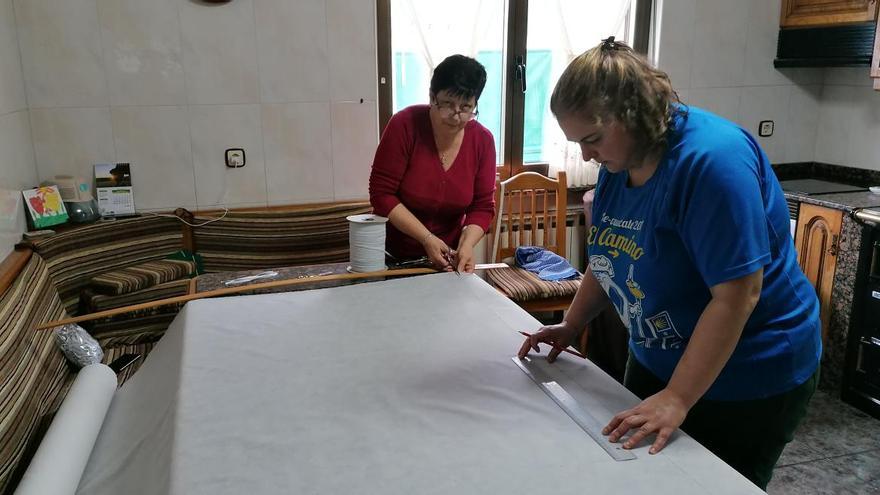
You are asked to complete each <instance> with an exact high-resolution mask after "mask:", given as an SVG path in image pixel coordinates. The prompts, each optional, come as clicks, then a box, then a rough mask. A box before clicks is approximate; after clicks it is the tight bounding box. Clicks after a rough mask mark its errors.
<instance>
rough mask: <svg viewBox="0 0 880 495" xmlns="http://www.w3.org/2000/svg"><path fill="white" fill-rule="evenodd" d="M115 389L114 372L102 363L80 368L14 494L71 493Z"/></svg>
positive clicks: (57, 494)
mask: <svg viewBox="0 0 880 495" xmlns="http://www.w3.org/2000/svg"><path fill="white" fill-rule="evenodd" d="M115 391H116V374H115V373H113V370H111V369H110V368H109V367H108V366H106V365H103V364H90V365H88V366H86V367H85V368H83V369H81V370H80V372H79V374H78V375H77V377H76V380H74V382H73V385H72V386H71V387H70V391H69V392H68V393H67V397H65V399H64V402H63V403H62V404H61V407H60V408H59V409H58V413H57V414H56V415H55V419H54V420H53V421H52V425H51V426H50V427H49V430H48V431H47V432H46V436H45V437H43V441H42V442H41V443H40V447H39V448H38V449H37V453H36V454H35V455H34V458H33V460H31V463H30V466H28V469H27V471H26V472H25V474H24V477H23V478H22V479H21V483H19V485H18V488H17V489H16V491H15V493H16V495H62V494H71V495H72V494H73V493H75V492H76V488H77V486H78V485H79V480H80V478H81V477H82V474H83V470H84V469H85V467H86V463H87V462H88V460H89V456H90V455H91V453H92V447H94V445H95V439H96V438H97V437H98V433H99V432H100V431H101V425H102V424H103V423H104V416H105V415H106V414H107V409H108V408H109V407H110V402H111V401H112V400H113V393H114V392H115Z"/></svg>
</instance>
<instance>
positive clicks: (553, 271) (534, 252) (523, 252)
mask: <svg viewBox="0 0 880 495" xmlns="http://www.w3.org/2000/svg"><path fill="white" fill-rule="evenodd" d="M513 256H514V258H515V259H516V266H518V267H520V268H522V269H523V270H528V271H530V272H532V273H535V274H537V275H538V278H540V279H541V280H549V281H551V282H555V281H557V280H568V279H571V278H576V277H577V276H578V275H580V274H579V273H578V271H577V270H575V269H574V268H573V267H572V266H571V264H570V263H569V262H568V261H567V260H566V259H565V258H563V257H562V256H559V255H558V254H556V253H554V252H553V251H547V250H546V249H544V248H541V247H536V246H520V247H518V248H516V252H515V253H514V255H513Z"/></svg>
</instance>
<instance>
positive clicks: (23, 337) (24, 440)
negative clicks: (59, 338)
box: [0, 255, 73, 493]
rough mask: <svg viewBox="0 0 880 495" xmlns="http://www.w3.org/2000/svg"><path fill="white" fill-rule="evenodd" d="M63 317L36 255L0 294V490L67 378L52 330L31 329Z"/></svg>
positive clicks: (69, 375) (16, 473) (32, 442)
mask: <svg viewBox="0 0 880 495" xmlns="http://www.w3.org/2000/svg"><path fill="white" fill-rule="evenodd" d="M66 316H67V314H66V313H65V312H64V307H63V306H62V304H61V299H60V298H59V297H58V293H57V292H56V291H55V289H54V288H53V286H52V280H51V277H50V276H49V271H48V269H47V266H46V263H45V262H44V261H43V259H42V258H40V257H39V256H35V255H34V256H31V257H30V260H29V261H28V262H27V264H26V265H25V266H24V268H23V269H22V271H21V273H19V274H18V276H17V277H16V278H15V280H14V281H13V282H12V284H11V285H10V286H9V288H7V289H6V290H5V291H4V292H3V293H2V294H0V377H2V380H0V411H2V421H0V493H4V491H5V490H6V489H7V488H8V485H9V484H10V482H11V481H13V480H12V478H14V477H16V476H19V475H20V474H21V473H20V471H19V470H18V469H17V467H18V464H19V463H20V462H21V461H22V458H23V457H24V455H25V452H26V451H27V450H28V448H29V447H33V446H34V445H35V443H36V441H37V437H38V430H39V428H38V426H39V424H40V418H41V417H44V416H45V415H46V414H47V413H49V412H51V411H52V410H53V408H54V407H57V404H58V403H59V402H60V400H61V398H62V397H63V396H64V394H65V391H66V388H67V387H68V386H69V385H70V381H71V379H72V377H73V375H72V373H71V371H70V368H69V367H68V365H67V363H66V361H65V359H64V355H63V354H62V353H61V351H60V350H58V346H57V345H56V344H55V337H54V335H53V332H52V330H34V327H35V326H36V325H39V324H41V323H46V322H49V321H53V320H58V319H61V318H64V317H66Z"/></svg>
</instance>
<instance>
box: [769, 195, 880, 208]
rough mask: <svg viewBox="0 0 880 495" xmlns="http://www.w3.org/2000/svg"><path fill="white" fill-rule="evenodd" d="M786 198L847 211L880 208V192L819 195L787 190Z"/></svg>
mask: <svg viewBox="0 0 880 495" xmlns="http://www.w3.org/2000/svg"><path fill="white" fill-rule="evenodd" d="M785 198H786V199H794V200H797V201H800V202H802V203H808V204H813V205H818V206H824V207H827V208H834V209H836V210H844V211H847V212H851V211H853V210H855V209H860V208H880V194H874V193H872V192H868V191H864V192H847V193H832V194H817V195H806V194H800V193H795V192H786V193H785Z"/></svg>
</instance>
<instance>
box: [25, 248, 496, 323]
mask: <svg viewBox="0 0 880 495" xmlns="http://www.w3.org/2000/svg"><path fill="white" fill-rule="evenodd" d="M506 266H508V265H507V264H505V263H487V264H479V265H476V267H475V268H476V269H477V270H485V269H489V268H503V267H506ZM429 273H437V270H434V269H433V268H404V269H400V270H383V271H379V272H366V273H339V274H335V275H320V276H317V277H305V278H292V279H288V280H273V281H271V282H260V283H258V284H251V285H243V286H240V287H227V288H225V289H214V290H209V291H206V292H200V293H195V294H185V295H182V296H175V297H169V298H167V299H159V300H158V301H149V302H145V303H140V304H134V305H131V306H125V307H122V308H114V309H108V310H105V311H99V312H97V313H90V314H87V315H81V316H75V317H72V318H65V319H63V320H56V321H50V322H47V323H43V324H41V325H38V326H36V327H35V328H34V329H35V330H43V329H46V328H55V327H58V326H61V325H67V324H68V323H79V322H82V321H91V320H97V319H100V318H107V317H110V316H116V315H119V314H123V313H129V312H132V311H140V310H142V309H152V308H157V307H159V306H165V305H168V304H179V303H185V302H188V301H194V300H196V299H204V298H207V297H217V296H228V295H232V294H239V293H241V292H249V291H252V290H259V289H271V288H275V287H287V286H291V285H302V284H311V283H316V282H329V281H332V280H358V279H363V278H370V277H402V276H405V275H426V274H429ZM193 280H195V279H193Z"/></svg>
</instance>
